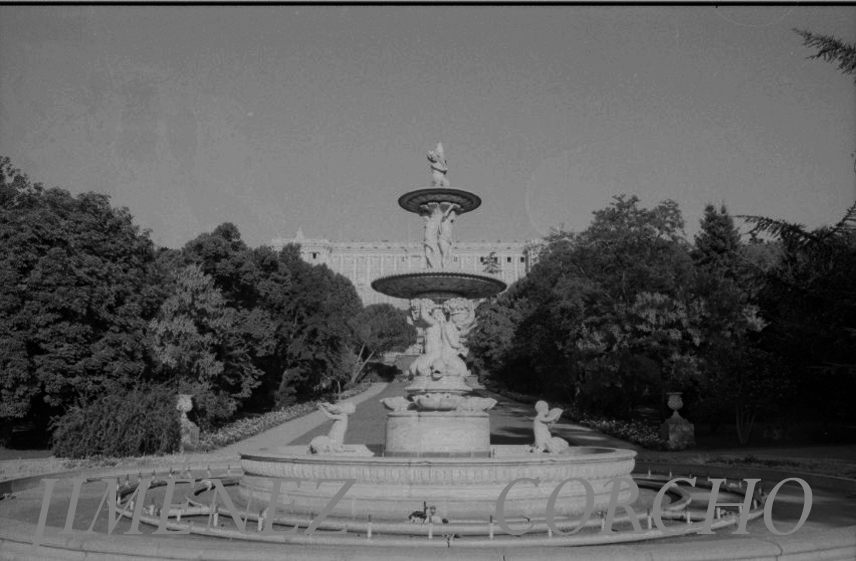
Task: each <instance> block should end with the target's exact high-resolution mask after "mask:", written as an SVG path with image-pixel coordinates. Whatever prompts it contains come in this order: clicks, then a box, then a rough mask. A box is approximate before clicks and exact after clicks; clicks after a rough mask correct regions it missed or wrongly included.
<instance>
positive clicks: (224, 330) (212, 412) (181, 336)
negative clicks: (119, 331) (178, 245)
mask: <svg viewBox="0 0 856 561" xmlns="http://www.w3.org/2000/svg"><path fill="white" fill-rule="evenodd" d="M175 277H176V279H175V284H174V290H173V292H172V294H170V296H169V297H168V298H167V299H166V301H164V303H163V304H162V305H161V309H160V312H159V314H158V316H157V317H156V318H155V319H154V320H152V322H151V325H150V330H151V344H152V349H153V352H154V354H155V357H156V358H157V361H158V363H159V365H160V367H161V369H162V371H163V373H164V374H165V375H166V377H167V379H169V380H170V381H172V382H174V383H176V384H177V385H178V386H179V387H180V391H181V392H182V393H187V394H191V395H193V396H194V399H195V401H196V405H197V407H196V408H195V411H196V415H197V417H198V418H199V419H200V420H201V421H202V424H203V426H210V425H211V424H213V423H215V422H217V421H218V420H223V419H228V418H229V417H230V416H231V415H232V414H233V413H234V412H235V411H236V409H237V408H238V405H239V404H240V402H241V401H242V400H244V399H246V398H247V397H249V396H250V393H251V391H252V389H253V388H254V387H256V386H257V385H258V384H259V383H260V378H261V375H262V372H261V370H259V369H258V368H257V367H256V366H255V365H254V364H253V363H252V360H251V356H250V353H249V350H248V348H247V341H246V339H244V338H243V337H242V333H241V331H240V329H239V327H240V326H239V325H237V324H236V319H237V317H238V313H237V311H236V310H235V309H234V308H229V307H227V306H226V301H225V299H224V298H223V296H222V295H221V294H220V291H219V290H218V289H217V288H216V287H215V286H214V281H213V280H212V279H211V277H210V276H208V275H206V274H205V273H203V272H202V270H201V269H200V268H199V266H198V265H188V266H187V267H184V268H183V269H181V270H179V271H178V272H177V274H176V275H175Z"/></svg>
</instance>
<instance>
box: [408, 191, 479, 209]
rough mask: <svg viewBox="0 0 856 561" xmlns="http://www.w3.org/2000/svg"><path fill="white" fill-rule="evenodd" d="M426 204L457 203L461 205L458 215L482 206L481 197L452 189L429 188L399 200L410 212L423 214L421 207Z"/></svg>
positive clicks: (411, 193)
mask: <svg viewBox="0 0 856 561" xmlns="http://www.w3.org/2000/svg"><path fill="white" fill-rule="evenodd" d="M426 203H456V204H458V205H460V207H461V208H460V210H459V211H458V214H464V213H465V212H472V211H474V210H475V209H477V208H478V207H480V206H481V197H479V196H478V195H476V194H475V193H470V192H469V191H462V190H461V189H452V188H450V187H429V188H428V189H417V190H416V191H410V192H409V193H405V194H403V195H401V196H400V197H399V198H398V204H399V206H400V207H401V208H403V209H404V210H406V211H408V212H415V213H416V214H419V213H420V212H421V209H420V207H421V206H422V205H424V204H426Z"/></svg>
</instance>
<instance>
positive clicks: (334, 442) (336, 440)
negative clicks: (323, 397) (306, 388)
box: [309, 401, 357, 454]
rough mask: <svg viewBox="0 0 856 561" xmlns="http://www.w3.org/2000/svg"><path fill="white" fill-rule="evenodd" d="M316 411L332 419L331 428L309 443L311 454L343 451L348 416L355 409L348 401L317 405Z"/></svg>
mask: <svg viewBox="0 0 856 561" xmlns="http://www.w3.org/2000/svg"><path fill="white" fill-rule="evenodd" d="M318 410H319V411H321V412H322V413H324V414H325V415H327V416H328V417H330V418H331V419H333V426H332V427H330V432H328V433H327V434H326V435H322V436H316V437H315V438H313V439H312V442H310V443H309V451H310V452H311V453H312V454H332V453H335V452H341V451H343V450H344V442H345V432H347V430H348V415H352V414H353V413H354V412H355V411H356V410H357V407H356V405H354V404H353V403H352V402H350V401H345V402H343V403H337V404H332V403H319V404H318Z"/></svg>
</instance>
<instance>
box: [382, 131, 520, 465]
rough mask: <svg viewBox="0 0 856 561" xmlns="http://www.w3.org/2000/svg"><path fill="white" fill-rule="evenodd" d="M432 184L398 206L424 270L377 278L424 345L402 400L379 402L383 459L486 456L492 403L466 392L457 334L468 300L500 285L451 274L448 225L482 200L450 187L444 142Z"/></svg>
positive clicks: (467, 321)
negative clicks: (413, 224)
mask: <svg viewBox="0 0 856 561" xmlns="http://www.w3.org/2000/svg"><path fill="white" fill-rule="evenodd" d="M428 160H429V162H430V163H431V171H432V175H433V179H432V182H431V186H430V187H428V188H425V189H417V190H415V191H410V192H408V193H405V194H404V195H402V196H401V197H400V198H399V199H398V204H399V205H400V206H401V207H402V208H403V209H404V210H406V211H408V212H413V213H415V214H418V215H419V216H420V217H421V218H422V220H423V223H424V235H423V244H422V252H423V267H424V268H423V270H422V271H420V272H415V273H408V274H403V275H392V276H387V277H382V278H379V279H377V280H375V281H374V282H373V283H372V288H373V289H374V290H376V291H378V292H381V293H383V294H386V295H388V296H393V297H397V298H406V299H409V300H410V320H411V321H412V322H413V323H414V324H415V325H417V326H418V327H421V328H423V329H424V333H425V345H424V348H423V353H422V355H421V356H419V357H417V358H416V360H414V361H413V364H412V365H411V367H410V372H409V374H410V377H411V379H412V381H413V383H412V384H411V385H410V386H408V387H407V393H408V398H407V399H405V398H399V399H389V400H384V405H385V406H386V407H387V408H388V409H390V410H391V411H390V413H389V414H388V416H387V425H386V450H385V454H386V455H389V456H428V457H430V456H437V457H439V456H471V457H473V456H475V457H478V456H483V457H484V456H489V455H490V419H489V416H488V414H487V412H486V411H487V410H488V409H490V408H491V407H493V405H494V404H495V401H494V400H491V399H486V398H479V397H474V396H472V395H470V394H471V393H472V388H470V387H469V386H468V385H467V384H466V382H465V381H464V380H465V379H466V377H467V376H468V374H469V372H468V371H467V367H466V364H465V363H464V361H463V359H462V358H461V353H462V352H463V351H464V347H463V344H462V339H463V338H464V337H465V336H466V334H467V332H469V331H470V330H471V329H472V327H473V326H474V325H475V311H474V303H473V300H475V299H479V298H486V297H488V296H493V295H495V294H498V293H499V292H502V291H503V290H505V288H506V285H505V283H504V282H502V281H500V280H498V279H495V278H493V277H489V276H484V275H476V274H470V273H462V272H460V271H452V270H450V269H451V264H452V263H453V262H454V261H453V257H452V245H453V244H452V226H453V224H454V222H455V220H456V219H457V217H458V216H460V215H462V214H465V213H467V212H471V211H473V210H475V209H476V208H478V207H479V206H480V205H481V199H480V198H479V197H478V196H477V195H475V194H473V193H470V192H469V191H463V190H460V189H453V188H451V187H450V186H449V181H448V179H446V174H447V173H448V166H447V165H446V159H445V155H444V153H443V146H442V144H438V145H437V148H436V149H435V150H434V151H432V152H429V154H428Z"/></svg>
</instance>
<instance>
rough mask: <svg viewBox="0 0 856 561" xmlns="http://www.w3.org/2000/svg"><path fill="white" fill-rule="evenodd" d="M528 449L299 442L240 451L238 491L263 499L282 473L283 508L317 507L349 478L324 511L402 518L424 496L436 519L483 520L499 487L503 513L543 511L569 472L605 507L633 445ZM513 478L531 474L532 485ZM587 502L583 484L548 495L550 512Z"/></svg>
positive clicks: (578, 508)
mask: <svg viewBox="0 0 856 561" xmlns="http://www.w3.org/2000/svg"><path fill="white" fill-rule="evenodd" d="M363 448H365V447H363ZM527 450H528V448H527V447H526V446H511V445H509V446H492V447H491V449H490V457H486V458H472V457H410V458H407V457H384V456H383V451H382V450H380V451H379V452H380V453H379V454H378V455H371V456H368V455H367V453H371V452H368V449H367V448H365V449H364V450H363V453H364V454H366V455H365V456H362V455H356V454H354V455H347V454H340V455H324V456H314V455H309V454H308V453H307V447H306V446H285V447H281V448H276V449H261V450H258V451H254V452H248V453H243V454H241V466H242V468H243V471H244V476H243V478H242V481H241V485H240V493H241V495H242V496H243V497H244V499H246V500H250V498H252V501H253V503H255V504H267V503H268V502H269V500H270V493H271V489H272V488H273V485H274V481H275V480H277V479H289V480H292V481H294V482H293V483H292V484H290V485H289V486H288V488H287V490H286V488H285V487H283V488H282V490H281V491H280V493H281V494H285V493H287V496H288V498H287V499H284V498H281V499H280V500H281V501H282V502H284V503H290V504H288V506H287V507H285V508H284V510H286V511H288V510H290V511H291V512H292V513H295V514H297V513H300V514H308V513H317V512H320V511H321V510H322V509H323V508H324V507H325V506H326V505H327V504H328V503H329V502H330V500H331V499H332V498H333V497H334V496H335V495H336V493H337V492H338V491H339V489H340V488H341V487H342V484H343V482H345V481H348V480H352V481H353V484H352V485H351V487H350V488H349V489H348V491H347V494H346V495H345V496H344V497H343V498H342V499H341V500H339V502H338V504H337V505H336V506H335V507H334V508H333V510H332V511H331V512H330V516H335V517H343V518H354V517H364V516H366V515H367V514H371V515H372V516H374V517H375V520H395V521H401V520H405V519H406V518H407V516H408V514H409V513H411V512H413V511H418V510H422V509H423V508H424V505H425V504H426V503H427V504H428V505H431V506H434V507H435V508H436V512H437V515H438V516H440V517H442V518H446V519H449V520H454V521H469V520H480V521H484V520H487V519H488V518H490V517H491V516H495V515H496V510H497V501H498V499H499V497H500V496H501V495H502V493H503V491H505V492H506V496H505V500H504V515H505V516H506V517H509V518H513V517H525V518H529V517H532V518H543V517H544V516H545V513H546V511H547V503H548V500H549V499H550V496H551V494H552V493H553V492H554V490H555V489H556V488H557V487H559V486H560V484H561V483H562V482H564V481H565V480H567V479H571V478H580V479H584V480H586V481H588V482H589V483H590V484H591V486H592V489H593V491H594V508H595V511H599V510H605V509H606V508H607V506H608V505H609V500H610V493H611V490H612V484H611V483H610V484H608V482H609V481H610V480H612V479H613V478H616V477H630V473H631V472H632V471H633V466H634V463H635V462H634V457H635V456H636V452H634V451H632V450H618V449H614V448H595V447H573V448H570V449H569V450H567V452H566V453H563V454H557V455H552V454H531V453H529V452H528V451H527ZM355 452H356V451H355ZM520 479H529V480H537V485H536V484H535V482H534V481H518V480H520ZM298 480H299V483H298ZM322 481H326V482H325V483H320V482H322ZM515 481H516V483H515V484H513V485H510V484H511V483H512V482H515ZM506 488H508V489H507V490H506ZM629 493H630V491H629V490H627V489H622V490H621V492H620V493H619V500H620V501H626V500H627V499H628V498H629ZM586 502H587V497H586V490H585V489H584V488H583V486H582V485H580V484H570V483H569V484H565V485H562V486H561V489H560V490H559V492H558V495H557V498H556V500H555V513H556V515H558V516H578V515H580V514H582V513H583V512H584V511H585V509H586Z"/></svg>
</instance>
